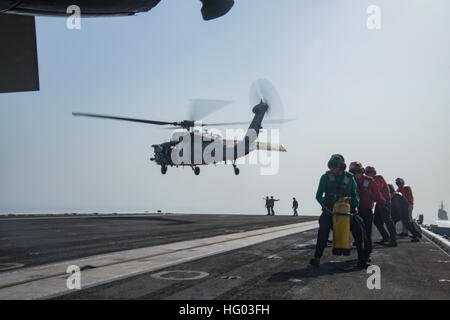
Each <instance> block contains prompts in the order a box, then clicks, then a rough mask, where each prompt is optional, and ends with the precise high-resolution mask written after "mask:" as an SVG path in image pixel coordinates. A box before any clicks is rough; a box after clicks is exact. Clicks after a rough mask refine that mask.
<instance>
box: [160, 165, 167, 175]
mask: <svg viewBox="0 0 450 320" xmlns="http://www.w3.org/2000/svg"><path fill="white" fill-rule="evenodd" d="M161 173H162V174H166V173H167V167H166V166H161Z"/></svg>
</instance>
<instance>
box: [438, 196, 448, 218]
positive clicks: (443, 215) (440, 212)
mask: <svg viewBox="0 0 450 320" xmlns="http://www.w3.org/2000/svg"><path fill="white" fill-rule="evenodd" d="M438 220H448V215H447V211H445V210H444V202H442V201H441V207H440V208H439V210H438Z"/></svg>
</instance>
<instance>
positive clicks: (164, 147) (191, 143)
mask: <svg viewBox="0 0 450 320" xmlns="http://www.w3.org/2000/svg"><path fill="white" fill-rule="evenodd" d="M250 92H251V94H250V97H251V99H250V100H251V103H253V101H257V104H256V105H255V106H254V107H253V109H252V111H253V113H254V117H253V120H252V121H251V123H250V126H249V128H248V129H247V132H246V134H245V136H244V138H243V139H242V140H236V139H234V140H226V139H223V138H222V137H221V136H220V135H218V134H214V133H211V132H208V131H207V130H206V131H201V130H198V128H199V127H200V128H202V127H207V126H208V127H217V126H230V125H241V124H246V123H247V122H227V123H209V124H208V123H202V122H198V121H195V120H183V121H175V122H168V121H156V120H146V119H136V118H125V117H117V116H108V115H100V114H91V113H80V112H73V113H72V115H74V116H84V117H93V118H103V119H113V120H123V121H132V122H139V123H146V124H154V125H162V126H165V125H169V126H175V127H176V128H177V129H183V130H182V131H181V132H174V134H173V135H172V137H171V139H170V141H167V142H163V143H161V144H155V145H152V147H153V149H154V157H152V158H151V159H150V160H151V161H154V162H155V163H156V164H158V165H160V166H161V173H162V174H166V173H167V168H168V167H169V166H170V167H173V166H175V167H179V166H189V167H191V168H192V169H193V171H194V173H195V175H199V174H200V168H199V166H200V165H209V164H217V163H220V162H224V163H225V164H226V163H227V161H231V162H232V164H233V168H234V173H235V174H236V175H238V174H239V169H238V168H237V166H236V159H238V158H241V157H244V156H246V155H247V154H249V153H250V152H252V151H254V150H268V151H280V152H286V149H285V148H284V146H283V145H282V144H275V143H267V142H259V141H257V138H258V135H259V133H260V130H261V129H262V121H263V118H264V116H265V115H266V114H267V113H268V111H269V109H271V108H273V107H280V108H281V100H280V98H279V96H278V94H277V92H276V90H275V88H274V87H273V86H272V84H271V83H270V82H269V81H267V80H264V79H259V80H257V81H255V82H254V84H253V85H252V87H251V91H250ZM201 102H202V103H203V107H204V104H205V103H208V102H209V103H210V104H215V105H216V107H217V103H219V105H220V106H219V107H222V106H223V105H225V104H226V103H227V102H225V101H222V102H220V101H206V100H202V101H201ZM292 120H293V119H285V120H283V119H281V120H268V121H266V123H282V122H287V121H292Z"/></svg>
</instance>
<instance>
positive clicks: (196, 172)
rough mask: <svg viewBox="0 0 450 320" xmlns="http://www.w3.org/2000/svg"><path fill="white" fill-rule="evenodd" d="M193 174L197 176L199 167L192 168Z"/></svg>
mask: <svg viewBox="0 0 450 320" xmlns="http://www.w3.org/2000/svg"><path fill="white" fill-rule="evenodd" d="M194 174H195V175H196V176H198V175H199V174H200V168H199V167H195V168H194Z"/></svg>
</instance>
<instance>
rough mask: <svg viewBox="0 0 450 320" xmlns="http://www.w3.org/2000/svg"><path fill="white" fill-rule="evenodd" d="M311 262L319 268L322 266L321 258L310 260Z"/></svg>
mask: <svg viewBox="0 0 450 320" xmlns="http://www.w3.org/2000/svg"><path fill="white" fill-rule="evenodd" d="M309 264H310V265H312V266H313V267H316V268H318V267H319V266H320V258H313V259H311V260H310V261H309Z"/></svg>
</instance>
